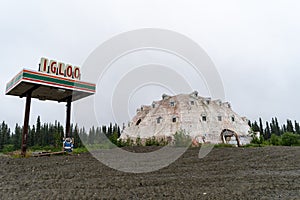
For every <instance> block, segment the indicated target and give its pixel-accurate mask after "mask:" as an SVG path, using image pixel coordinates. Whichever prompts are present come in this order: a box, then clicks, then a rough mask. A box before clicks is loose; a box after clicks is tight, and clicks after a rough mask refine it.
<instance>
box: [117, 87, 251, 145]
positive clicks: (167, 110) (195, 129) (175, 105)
mask: <svg viewBox="0 0 300 200" xmlns="http://www.w3.org/2000/svg"><path fill="white" fill-rule="evenodd" d="M179 130H184V131H185V132H186V133H187V134H188V135H189V136H190V137H191V138H192V139H193V140H194V141H197V142H198V143H204V142H205V143H212V144H218V143H230V144H236V145H238V146H239V145H244V144H248V143H250V141H251V139H252V138H251V136H250V133H249V132H250V127H249V125H248V120H247V119H246V118H245V117H240V116H239V115H238V114H236V113H235V112H234V111H233V110H232V109H231V106H230V104H229V103H228V102H225V103H222V102H221V101H220V100H211V98H204V97H200V96H198V92H196V91H195V92H193V93H191V94H179V95H176V96H168V95H165V94H164V95H163V96H162V100H160V101H154V102H153V103H152V105H151V106H142V107H141V108H140V109H137V114H136V116H135V117H134V118H133V119H132V121H131V122H129V123H128V125H127V126H125V127H124V129H123V131H122V133H121V136H120V139H122V140H125V139H127V138H131V139H133V140H134V139H136V138H138V137H139V138H141V139H146V138H150V137H153V136H155V137H156V138H171V137H173V135H174V134H175V133H176V132H177V131H179Z"/></svg>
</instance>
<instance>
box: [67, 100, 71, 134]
mask: <svg viewBox="0 0 300 200" xmlns="http://www.w3.org/2000/svg"><path fill="white" fill-rule="evenodd" d="M71 104H72V97H70V98H68V99H67V117H66V138H68V137H70V135H71V130H70V126H71Z"/></svg>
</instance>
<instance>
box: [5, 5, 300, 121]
mask: <svg viewBox="0 0 300 200" xmlns="http://www.w3.org/2000/svg"><path fill="white" fill-rule="evenodd" d="M299 7H300V3H299V2H298V1H292V0H289V1H271V0H269V1H258V0H256V1H251V2H249V1H248V2H245V1H234V0H231V1H221V0H219V1H196V0H195V1H185V2H183V1H174V0H173V1H163V2H162V1H156V0H153V1H148V2H143V1H138V0H136V1H101V2H100V1H47V2H41V1H2V2H1V6H0V24H1V33H0V44H1V46H0V55H1V59H0V70H1V71H0V72H1V73H0V76H1V78H0V83H1V84H0V90H1V91H2V92H1V94H0V110H1V112H0V120H5V121H7V122H8V123H9V124H10V126H11V127H13V126H14V124H15V123H22V120H23V112H24V111H23V110H24V99H19V98H16V97H8V96H5V95H4V91H5V84H6V83H7V82H8V81H9V80H10V78H12V77H13V76H14V75H15V74H16V73H17V72H18V71H20V70H21V69H22V68H29V69H34V70H37V69H38V67H37V65H38V62H39V59H40V57H42V56H46V57H49V58H54V59H57V60H62V61H65V62H70V63H72V64H78V65H82V64H83V63H84V61H85V59H86V58H87V57H88V55H89V54H90V53H91V52H92V51H93V49H94V48H95V47H97V46H98V45H99V44H101V43H102V42H103V41H105V40H107V39H109V38H110V37H112V36H113V35H116V34H118V33H121V32H124V31H129V30H132V29H138V28H144V27H155V28H165V29H170V30H174V31H177V32H179V33H182V34H184V35H186V36H188V37H190V38H191V39H193V40H195V41H196V42H198V43H199V45H200V46H202V47H203V48H204V49H205V50H206V51H207V53H208V55H209V56H210V57H211V58H212V60H213V61H214V63H215V65H216V67H217V68H218V70H219V73H220V75H221V77H222V79H223V82H224V87H225V92H226V99H227V100H228V101H230V102H232V105H233V108H234V110H235V111H237V112H238V113H240V114H242V115H245V116H247V117H249V118H250V119H257V118H258V117H260V116H262V117H263V118H264V119H265V120H269V119H270V118H271V117H272V116H278V117H279V118H280V120H281V121H283V120H285V119H286V118H291V119H297V120H299V119H300V114H299V112H298V111H299V110H298V109H297V105H298V104H297V103H298V102H297V100H298V99H299V97H300V93H299V92H298V91H300V84H298V76H299V75H300V68H299V67H298V65H299V64H300V59H299V56H298V53H299V52H300V40H299V39H298V37H299V35H300V22H299V20H300V16H299V15H300V14H299V12H298V10H299ZM146 103H147V102H146ZM37 115H41V116H42V120H43V121H45V122H46V121H47V122H51V121H54V120H55V119H58V120H59V121H62V122H63V121H64V118H65V110H64V105H63V104H57V103H46V102H39V101H33V105H32V115H31V124H32V123H34V122H35V120H36V117H37Z"/></svg>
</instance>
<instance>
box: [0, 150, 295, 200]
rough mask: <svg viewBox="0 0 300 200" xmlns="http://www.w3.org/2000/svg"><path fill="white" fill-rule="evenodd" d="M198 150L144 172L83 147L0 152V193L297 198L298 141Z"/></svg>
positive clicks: (48, 196) (30, 196) (7, 196)
mask: <svg viewBox="0 0 300 200" xmlns="http://www.w3.org/2000/svg"><path fill="white" fill-rule="evenodd" d="M133 150H134V149H133ZM137 151H144V149H143V148H138V149H137ZM198 151H199V149H198V148H191V149H189V150H188V151H187V152H186V153H185V154H184V155H183V156H182V157H181V158H180V159H179V160H177V161H176V162H175V163H173V164H171V165H170V166H168V167H166V168H164V169H161V170H159V171H155V172H151V173H146V174H130V173H124V172H119V171H116V170H113V169H110V168H108V167H106V166H105V165H103V164H101V163H100V162H99V161H98V160H96V159H95V158H94V157H92V156H91V155H90V154H88V153H85V154H80V155H78V156H77V155H68V156H52V157H39V158H36V157H31V158H25V159H13V158H8V157H0V179H1V183H0V199H300V147H263V148H214V149H213V150H212V151H211V152H210V153H209V154H208V156H206V157H205V158H203V159H199V158H198Z"/></svg>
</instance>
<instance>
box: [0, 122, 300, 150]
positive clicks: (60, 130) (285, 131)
mask: <svg viewBox="0 0 300 200" xmlns="http://www.w3.org/2000/svg"><path fill="white" fill-rule="evenodd" d="M249 126H250V127H251V129H252V131H253V132H260V133H261V138H260V142H262V141H270V144H274V145H280V144H282V143H280V142H281V140H282V139H285V137H288V139H289V140H290V138H291V137H294V138H296V140H298V141H299V138H300V126H299V122H297V121H291V120H287V121H286V123H285V124H282V125H279V123H278V120H277V118H276V117H275V118H272V120H271V122H268V121H266V122H265V124H264V123H263V122H262V119H261V118H259V120H258V122H257V121H254V122H251V121H249ZM22 130H23V128H22V127H21V126H20V125H18V124H16V125H15V128H14V131H11V129H10V128H9V127H8V125H7V124H6V123H5V122H4V121H3V122H2V123H1V124H0V151H5V150H18V149H20V148H21V142H22ZM120 132H121V131H120V127H119V126H118V125H117V124H112V123H110V124H109V126H105V125H103V126H101V127H92V128H91V129H90V130H89V131H88V132H87V131H86V130H85V128H84V127H82V128H79V127H78V125H75V126H74V125H73V124H72V125H71V135H70V137H72V138H74V147H83V146H84V144H90V145H93V144H101V143H103V142H104V141H105V139H106V138H104V137H107V138H108V139H109V140H110V141H112V142H113V143H114V144H116V145H118V146H122V144H119V143H120V141H118V140H117V139H118V138H119V137H120ZM63 137H64V127H63V126H62V125H61V123H59V122H57V121H55V122H54V124H52V123H43V124H42V123H41V119H40V117H38V118H37V120H36V124H35V125H32V126H30V127H29V130H28V139H27V146H28V147H29V148H30V147H36V148H38V147H45V146H50V147H54V148H61V147H62V142H63Z"/></svg>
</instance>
